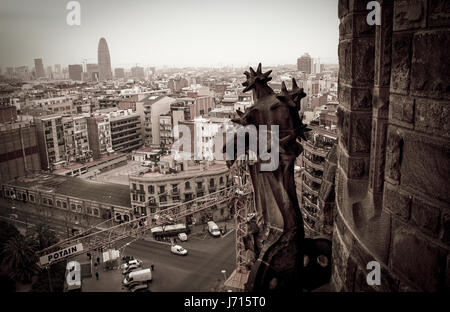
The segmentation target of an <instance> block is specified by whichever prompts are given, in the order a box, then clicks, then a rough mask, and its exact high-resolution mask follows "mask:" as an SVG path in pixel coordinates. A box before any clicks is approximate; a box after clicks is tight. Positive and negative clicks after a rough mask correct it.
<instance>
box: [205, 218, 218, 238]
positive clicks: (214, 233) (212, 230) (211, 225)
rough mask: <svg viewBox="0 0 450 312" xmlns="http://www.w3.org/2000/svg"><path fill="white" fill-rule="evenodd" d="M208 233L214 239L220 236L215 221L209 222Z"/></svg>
mask: <svg viewBox="0 0 450 312" xmlns="http://www.w3.org/2000/svg"><path fill="white" fill-rule="evenodd" d="M208 231H209V233H210V234H211V235H212V236H214V237H219V236H220V230H219V227H218V226H217V224H216V223H215V222H214V221H208Z"/></svg>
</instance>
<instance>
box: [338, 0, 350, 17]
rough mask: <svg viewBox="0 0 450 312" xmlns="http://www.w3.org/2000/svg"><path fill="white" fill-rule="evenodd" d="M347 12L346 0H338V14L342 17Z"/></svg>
mask: <svg viewBox="0 0 450 312" xmlns="http://www.w3.org/2000/svg"><path fill="white" fill-rule="evenodd" d="M347 13H348V0H339V3H338V16H339V18H342V17H343V16H344V15H346V14H347Z"/></svg>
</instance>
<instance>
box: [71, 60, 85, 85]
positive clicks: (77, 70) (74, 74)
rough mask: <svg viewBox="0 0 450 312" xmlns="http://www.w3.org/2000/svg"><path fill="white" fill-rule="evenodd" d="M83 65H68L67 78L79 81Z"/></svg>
mask: <svg viewBox="0 0 450 312" xmlns="http://www.w3.org/2000/svg"><path fill="white" fill-rule="evenodd" d="M82 74H83V66H82V65H81V64H74V65H69V79H72V80H79V81H81V76H82Z"/></svg>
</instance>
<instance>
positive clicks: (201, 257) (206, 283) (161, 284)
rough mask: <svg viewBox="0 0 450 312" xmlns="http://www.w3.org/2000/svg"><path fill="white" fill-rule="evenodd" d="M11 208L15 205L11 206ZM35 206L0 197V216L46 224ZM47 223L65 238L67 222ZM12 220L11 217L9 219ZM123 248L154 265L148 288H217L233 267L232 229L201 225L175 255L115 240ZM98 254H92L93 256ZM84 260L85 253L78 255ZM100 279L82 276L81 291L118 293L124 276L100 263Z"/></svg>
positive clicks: (162, 247)
mask: <svg viewBox="0 0 450 312" xmlns="http://www.w3.org/2000/svg"><path fill="white" fill-rule="evenodd" d="M11 207H15V208H14V209H12V208H11ZM36 207H37V206H36V205H33V204H31V203H23V202H21V201H13V200H7V199H0V217H1V218H2V219H4V220H5V219H9V217H10V214H16V215H17V216H18V218H17V219H16V220H15V222H13V224H15V225H16V226H17V227H19V229H21V232H24V231H25V224H28V227H30V226H32V225H35V224H39V223H41V222H44V223H47V222H46V218H45V217H44V216H41V215H38V214H37V213H36ZM48 220H49V221H50V222H48V223H47V224H48V225H49V227H50V228H51V229H53V230H55V232H56V233H57V236H58V237H59V238H61V239H64V238H66V237H67V234H68V233H67V225H66V224H65V222H64V221H62V220H54V219H53V218H49V219H48ZM9 221H10V222H12V220H11V219H9ZM127 242H131V243H130V245H129V246H126V247H124V249H123V254H124V255H130V256H134V257H135V258H138V259H140V260H142V261H143V267H144V268H149V267H150V265H151V264H154V268H155V271H154V272H153V281H152V282H151V284H150V291H152V292H164V291H168V292H170V291H180V292H183V291H195V292H200V291H204V292H207V291H217V290H218V288H219V287H220V286H221V285H223V282H224V278H225V276H224V274H223V273H222V272H221V271H222V270H225V271H226V273H225V274H226V277H227V278H228V277H229V276H230V274H231V272H232V271H233V270H234V269H235V232H234V230H229V231H228V232H227V233H226V234H225V235H224V236H223V237H220V238H213V237H212V236H211V235H210V234H209V233H207V231H205V232H202V231H201V228H200V226H199V227H198V228H197V231H196V233H195V234H192V235H189V239H188V241H187V242H182V243H178V244H180V245H181V246H183V247H184V248H186V249H187V250H188V255H187V256H179V255H174V254H172V253H171V251H170V244H169V243H167V242H160V241H154V240H143V239H140V240H134V239H133V238H128V239H124V240H122V241H119V242H117V243H116V248H120V247H123V246H124V245H125V244H126V243H127ZM97 256H100V257H101V255H100V254H97V255H95V257H94V259H95V258H96V257H97ZM79 257H81V258H83V260H87V257H86V254H83V255H80V256H79ZM99 275H100V279H99V280H98V281H97V280H96V278H95V275H93V277H91V278H86V279H83V291H86V292H119V291H125V290H124V289H122V284H121V282H122V279H123V275H122V274H121V272H120V271H119V270H113V271H104V270H103V265H101V266H100V269H99Z"/></svg>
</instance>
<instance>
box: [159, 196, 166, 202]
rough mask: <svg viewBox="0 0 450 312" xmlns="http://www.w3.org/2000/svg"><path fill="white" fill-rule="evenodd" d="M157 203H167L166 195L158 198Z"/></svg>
mask: <svg viewBox="0 0 450 312" xmlns="http://www.w3.org/2000/svg"><path fill="white" fill-rule="evenodd" d="M159 202H160V203H165V202H167V196H166V195H162V196H159Z"/></svg>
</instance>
